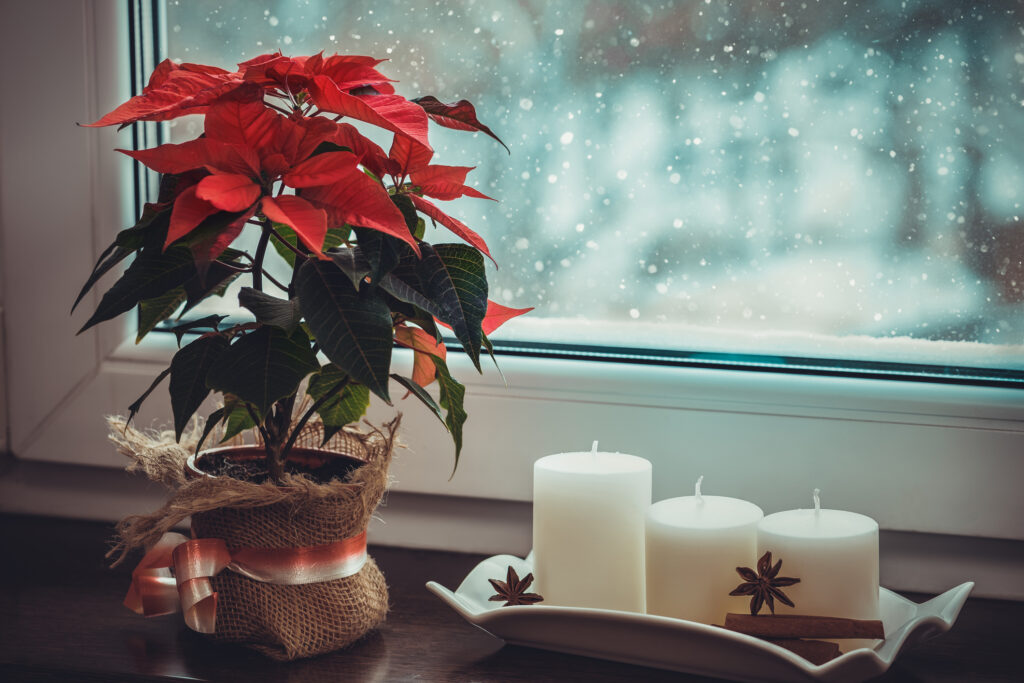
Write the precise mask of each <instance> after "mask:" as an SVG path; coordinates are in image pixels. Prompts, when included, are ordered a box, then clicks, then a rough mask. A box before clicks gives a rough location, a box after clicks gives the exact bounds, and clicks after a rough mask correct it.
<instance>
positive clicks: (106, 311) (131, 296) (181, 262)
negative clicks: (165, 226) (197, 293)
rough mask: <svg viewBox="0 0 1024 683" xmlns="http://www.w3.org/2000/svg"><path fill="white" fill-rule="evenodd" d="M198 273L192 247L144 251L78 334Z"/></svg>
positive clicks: (178, 284) (104, 297)
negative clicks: (157, 251)
mask: <svg viewBox="0 0 1024 683" xmlns="http://www.w3.org/2000/svg"><path fill="white" fill-rule="evenodd" d="M195 274H196V267H195V263H193V261H192V252H190V251H189V250H188V247H171V248H170V249H168V250H167V251H165V252H163V253H153V252H149V251H148V250H143V251H142V252H140V253H139V255H138V256H137V257H136V258H135V261H133V262H132V265H130V266H128V270H126V271H125V272H124V275H122V276H121V279H119V280H118V281H117V282H115V283H114V285H113V286H112V287H111V288H110V289H109V290H108V291H107V293H106V294H104V295H103V299H102V300H100V305H99V306H98V307H97V308H96V312H95V313H93V314H92V317H91V318H89V320H88V321H87V322H86V323H85V325H83V326H82V329H81V330H79V331H78V333H79V334H81V333H82V332H84V331H85V330H87V329H89V328H90V327H92V326H93V325H95V324H97V323H100V322H103V321H104V320H110V319H111V318H114V317H116V316H118V315H120V314H122V313H125V312H127V311H130V310H131V309H132V308H134V307H135V306H136V305H137V304H138V303H139V302H140V301H145V300H146V299H153V298H156V297H159V296H163V295H164V294H166V293H167V292H168V291H169V290H172V289H174V288H176V287H180V286H182V285H184V284H185V283H186V282H187V281H188V280H189V279H190V278H192V277H194V276H195Z"/></svg>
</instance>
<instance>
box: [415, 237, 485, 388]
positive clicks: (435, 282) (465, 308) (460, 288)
mask: <svg viewBox="0 0 1024 683" xmlns="http://www.w3.org/2000/svg"><path fill="white" fill-rule="evenodd" d="M420 248H421V249H422V251H423V259H422V260H421V261H420V266H419V272H420V279H421V281H422V282H423V287H424V289H423V293H424V294H425V295H426V297H427V298H428V299H429V300H431V301H433V302H435V303H436V304H437V305H438V306H439V307H440V310H441V313H442V315H438V316H436V317H437V318H438V319H439V320H440V321H441V322H443V323H445V324H447V325H449V326H450V327H451V328H452V331H454V332H455V337H456V338H457V339H458V340H459V342H461V343H462V347H463V348H464V349H465V350H466V353H467V354H468V355H469V357H470V359H472V361H473V365H475V366H476V369H477V371H480V345H481V343H482V341H483V330H482V329H481V327H480V326H481V324H482V323H483V319H484V315H486V313H487V275H486V273H485V272H484V257H483V254H481V253H480V252H479V251H478V250H477V249H475V248H473V247H470V246H467V245H465V244H438V245H434V246H431V245H429V244H426V243H423V244H421V245H420ZM427 310H428V312H430V313H433V311H430V310H429V309H427Z"/></svg>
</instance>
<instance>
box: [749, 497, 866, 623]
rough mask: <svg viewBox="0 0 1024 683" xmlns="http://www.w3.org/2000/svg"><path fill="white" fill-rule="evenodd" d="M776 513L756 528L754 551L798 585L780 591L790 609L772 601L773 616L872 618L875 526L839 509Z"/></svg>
mask: <svg viewBox="0 0 1024 683" xmlns="http://www.w3.org/2000/svg"><path fill="white" fill-rule="evenodd" d="M818 494H819V491H818V489H814V509H813V510H788V511H786V512H776V513H775V514H772V515H768V516H767V517H765V518H764V519H763V520H761V523H760V525H759V526H758V541H757V552H758V557H760V556H761V555H762V554H763V553H765V552H766V551H771V553H772V561H773V562H777V561H778V560H782V570H781V571H780V572H779V573H780V575H783V576H793V577H796V578H798V579H800V583H798V584H795V585H793V586H790V587H787V588H785V589H784V591H785V593H786V595H787V596H789V598H790V599H791V600H792V601H793V603H794V604H795V605H796V606H795V607H787V606H786V605H782V604H781V603H779V602H778V601H776V602H775V612H776V613H777V614H813V615H819V616H830V617H849V618H851V619H878V523H877V522H876V521H875V520H873V519H871V518H870V517H865V516H864V515H860V514H857V513H855V512H844V511H842V510H822V509H821V501H820V498H819V496H818Z"/></svg>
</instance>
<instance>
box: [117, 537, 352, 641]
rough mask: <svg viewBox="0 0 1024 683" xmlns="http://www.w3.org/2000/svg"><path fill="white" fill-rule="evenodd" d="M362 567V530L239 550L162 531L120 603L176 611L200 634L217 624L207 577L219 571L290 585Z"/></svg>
mask: <svg viewBox="0 0 1024 683" xmlns="http://www.w3.org/2000/svg"><path fill="white" fill-rule="evenodd" d="M364 564H366V532H365V531H363V532H362V533H361V534H359V535H358V536H353V537H352V538H346V539H344V540H341V541H336V542H335V543H328V544H326V545H317V546H309V547H305V548H238V549H236V550H233V551H229V550H228V548H227V545H226V544H225V543H224V541H222V540H221V539H219V538H197V539H192V540H189V539H188V538H186V537H185V536H182V535H181V534H176V533H167V534H164V535H163V537H162V538H161V539H160V540H159V541H158V542H157V543H156V545H154V546H153V547H152V548H151V549H150V551H149V552H148V553H146V555H145V557H143V558H142V561H141V562H139V566H138V567H136V568H135V571H133V572H132V583H131V586H130V587H129V588H128V595H126V596H125V599H124V604H125V606H126V607H128V608H129V609H131V610H132V611H134V612H136V613H138V614H142V615H145V616H147V617H155V616H159V615H162V614H171V613H173V612H177V611H178V609H181V611H182V613H183V615H184V617H185V623H186V624H188V626H189V628H191V629H192V630H194V631H198V632H200V633H213V632H214V630H215V628H216V625H217V593H216V592H215V591H214V590H213V586H212V585H211V583H210V577H213V576H216V575H217V574H219V573H220V572H221V571H223V570H224V569H229V570H231V571H234V572H237V573H239V574H242V575H243V576H247V577H249V578H250V579H254V580H256V581H261V582H263V583H275V584H283V585H295V584H303V583H318V582H321V581H332V580H334V579H340V578H344V577H346V576H352V575H353V574H356V573H358V572H359V570H360V569H362V568H363V565H364Z"/></svg>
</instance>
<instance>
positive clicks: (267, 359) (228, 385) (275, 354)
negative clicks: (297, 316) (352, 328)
mask: <svg viewBox="0 0 1024 683" xmlns="http://www.w3.org/2000/svg"><path fill="white" fill-rule="evenodd" d="M319 367H320V366H319V364H318V363H317V362H316V355H315V354H314V353H313V350H312V349H311V348H310V341H309V337H307V336H306V333H305V332H304V331H303V330H302V328H301V327H300V328H298V329H296V330H295V331H294V332H292V333H291V334H290V335H289V334H288V333H286V332H284V331H283V330H281V329H279V328H277V327H272V326H269V325H264V326H262V327H260V328H259V329H257V330H256V331H255V332H250V333H249V334H246V335H244V336H242V337H240V338H239V339H236V340H235V342H234V343H233V344H231V347H230V348H229V349H228V350H226V351H225V352H224V354H223V355H222V356H221V357H220V358H219V359H218V361H217V363H216V364H215V365H214V366H213V367H212V368H211V369H210V371H209V373H208V374H207V376H206V384H207V386H209V387H210V388H211V389H213V390H215V391H220V392H223V393H226V394H234V395H235V396H237V397H238V398H239V399H240V400H242V401H245V402H247V403H251V404H252V405H253V407H255V409H256V410H257V412H258V413H259V414H260V415H267V414H268V413H269V412H270V408H271V406H273V405H274V402H275V401H278V400H280V399H282V398H285V397H286V396H290V395H291V394H293V393H295V391H296V390H297V389H298V387H299V383H300V382H301V381H302V379H303V378H304V377H305V376H306V375H308V374H309V373H311V372H314V371H315V370H316V369H317V368H319Z"/></svg>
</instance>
